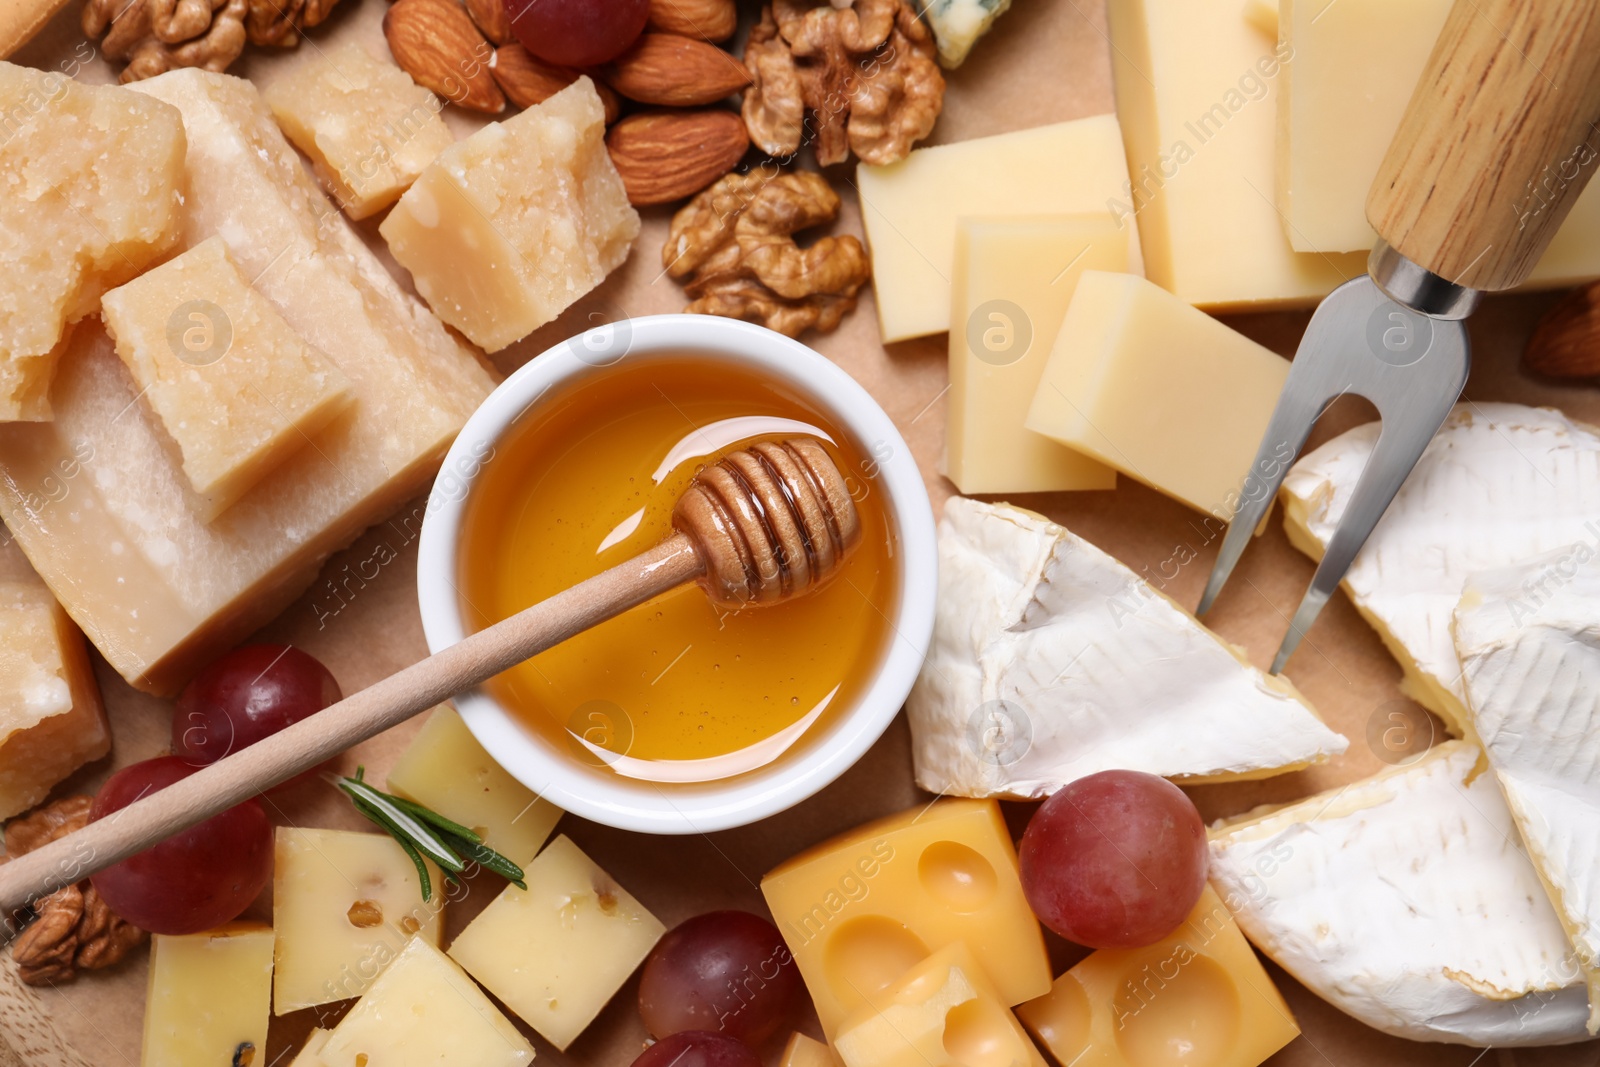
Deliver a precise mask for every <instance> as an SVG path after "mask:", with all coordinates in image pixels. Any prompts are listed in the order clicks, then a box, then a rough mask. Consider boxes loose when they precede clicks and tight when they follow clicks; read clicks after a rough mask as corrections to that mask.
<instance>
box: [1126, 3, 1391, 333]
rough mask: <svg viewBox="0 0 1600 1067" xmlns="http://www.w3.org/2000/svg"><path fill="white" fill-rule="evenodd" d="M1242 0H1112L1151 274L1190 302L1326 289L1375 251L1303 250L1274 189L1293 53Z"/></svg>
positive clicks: (1135, 189) (1270, 298)
mask: <svg viewBox="0 0 1600 1067" xmlns="http://www.w3.org/2000/svg"><path fill="white" fill-rule="evenodd" d="M1238 5H1239V0H1109V2H1108V4H1107V8H1106V21H1107V27H1108V29H1109V30H1110V35H1111V73H1112V81H1113V83H1114V86H1115V89H1116V98H1117V118H1118V119H1120V120H1121V122H1122V131H1123V136H1124V138H1125V139H1126V141H1127V145H1128V170H1129V171H1130V172H1131V178H1132V181H1131V185H1130V186H1128V187H1127V188H1125V189H1124V190H1123V191H1122V193H1121V195H1119V196H1118V197H1117V204H1116V208H1115V211H1116V213H1117V215H1118V217H1119V218H1122V219H1135V220H1137V222H1138V226H1139V238H1140V241H1141V243H1142V244H1143V247H1144V257H1145V265H1144V274H1145V276H1146V277H1147V278H1149V279H1150V280H1151V281H1153V282H1155V283H1156V284H1157V285H1159V286H1161V287H1162V288H1163V289H1166V290H1168V291H1169V292H1172V293H1175V294H1176V295H1177V296H1178V297H1179V298H1181V299H1182V300H1184V301H1185V302H1187V303H1190V304H1195V305H1197V306H1200V307H1206V308H1214V309H1220V308H1235V309H1262V308H1269V307H1278V306H1302V305H1306V304H1311V303H1314V302H1315V301H1317V300H1319V299H1321V298H1322V297H1323V296H1324V295H1326V294H1327V293H1328V292H1330V291H1331V290H1332V289H1333V287H1334V286H1336V285H1338V284H1339V283H1340V282H1342V281H1344V280H1345V279H1347V278H1354V277H1358V276H1359V275H1361V274H1362V273H1364V272H1365V271H1366V256H1365V254H1361V255H1355V254H1350V255H1314V254H1311V253H1297V252H1295V251H1294V250H1293V249H1292V248H1291V247H1290V246H1289V242H1288V240H1286V239H1285V238H1284V236H1283V227H1282V225H1281V223H1280V221H1279V218H1278V212H1277V208H1276V206H1275V204H1274V202H1273V189H1274V187H1275V185H1274V173H1275V169H1276V168H1275V164H1274V160H1275V159H1276V156H1277V149H1276V142H1277V122H1276V118H1275V114H1274V108H1275V107H1276V103H1275V101H1276V98H1277V93H1278V89H1279V85H1278V81H1279V76H1280V68H1281V64H1282V61H1283V60H1284V59H1285V58H1286V55H1287V52H1286V49H1285V48H1284V47H1283V46H1277V47H1275V46H1274V44H1273V42H1272V41H1270V40H1268V39H1267V38H1265V37H1263V36H1262V34H1261V32H1260V31H1259V30H1258V29H1256V28H1255V27H1254V26H1252V25H1250V24H1249V23H1247V22H1245V20H1244V19H1242V18H1240V17H1239V6H1238Z"/></svg>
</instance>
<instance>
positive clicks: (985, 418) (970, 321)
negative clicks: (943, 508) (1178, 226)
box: [945, 211, 1128, 494]
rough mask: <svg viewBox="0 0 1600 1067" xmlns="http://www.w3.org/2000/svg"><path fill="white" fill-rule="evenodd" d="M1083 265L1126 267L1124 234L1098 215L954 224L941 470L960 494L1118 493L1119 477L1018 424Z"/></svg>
mask: <svg viewBox="0 0 1600 1067" xmlns="http://www.w3.org/2000/svg"><path fill="white" fill-rule="evenodd" d="M1091 269H1092V270H1111V271H1123V270H1127V269H1128V235H1127V231H1125V230H1123V229H1121V228H1119V227H1118V226H1117V224H1116V223H1115V222H1114V221H1113V220H1112V218H1111V216H1110V215H1108V214H1106V213H1105V212H1103V211H1102V212H1099V213H1096V214H1089V215H1034V216H1005V217H994V218H966V219H961V220H959V221H958V222H957V224H956V248H955V269H954V272H953V280H952V284H951V313H952V323H953V328H952V329H951V330H950V401H949V404H950V406H949V415H948V422H947V424H946V430H945V475H946V476H947V477H948V478H949V479H950V480H951V481H952V482H954V483H955V484H956V488H957V489H959V490H961V491H962V492H963V493H967V494H973V493H1040V492H1049V491H1052V490H1057V489H1112V488H1115V486H1116V484H1117V474H1116V471H1114V470H1112V469H1111V468H1110V467H1107V466H1105V465H1104V464H1102V463H1097V462H1095V461H1094V460H1091V459H1089V457H1087V456H1085V455H1084V454H1083V453H1081V452H1074V451H1073V450H1072V449H1070V448H1066V447H1064V446H1062V445H1059V444H1057V443H1056V442H1054V441H1052V440H1050V439H1048V438H1046V437H1043V436H1041V435H1039V434H1036V433H1034V432H1033V431H1032V430H1029V429H1027V428H1026V427H1025V426H1023V425H1022V420H1023V419H1024V418H1025V417H1027V414H1028V405H1029V404H1030V403H1032V401H1033V393H1034V390H1035V389H1037V388H1038V385H1039V377H1040V375H1042V374H1043V373H1044V365H1045V362H1046V360H1048V359H1049V358H1050V346H1051V344H1052V342H1053V341H1054V340H1055V336H1056V331H1057V330H1059V329H1060V328H1061V320H1062V318H1063V317H1064V316H1065V315H1066V313H1067V305H1068V303H1070V302H1071V300H1072V293H1073V291H1074V290H1075V289H1077V287H1078V277H1079V275H1081V274H1082V273H1083V272H1084V271H1085V270H1091Z"/></svg>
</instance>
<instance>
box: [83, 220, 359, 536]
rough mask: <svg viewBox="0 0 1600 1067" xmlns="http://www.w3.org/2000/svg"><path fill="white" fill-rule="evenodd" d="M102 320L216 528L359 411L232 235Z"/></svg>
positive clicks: (167, 270) (152, 278)
mask: <svg viewBox="0 0 1600 1067" xmlns="http://www.w3.org/2000/svg"><path fill="white" fill-rule="evenodd" d="M101 316H102V318H104V320H105V325H106V329H107V331H108V332H109V333H110V334H111V335H112V337H113V338H114V339H115V340H116V343H117V355H119V356H121V357H122V362H123V363H125V364H127V367H128V370H129V372H130V373H131V374H132V375H133V384H134V385H136V386H138V387H139V394H140V396H142V397H143V398H144V400H145V402H146V403H148V404H149V405H150V407H151V409H152V410H153V411H154V412H155V413H156V416H157V418H159V419H160V420H161V426H162V428H163V429H164V430H166V432H167V435H168V436H169V437H171V438H172V440H173V441H174V442H175V443H176V444H177V446H178V453H179V455H181V456H182V457H183V473H184V475H185V477H186V478H187V479H188V481H189V485H190V487H191V488H193V489H194V491H195V493H196V494H198V495H199V497H200V500H199V502H198V513H199V515H200V517H201V518H202V519H203V520H204V521H206V522H210V521H211V520H212V519H215V518H216V517H217V516H218V515H220V514H221V513H222V512H223V511H225V510H227V509H228V508H230V507H232V506H233V504H234V502H235V501H237V500H238V499H239V498H240V497H241V496H243V495H244V494H245V492H246V491H247V490H249V489H251V488H252V487H254V486H255V484H256V483H257V482H259V481H260V480H261V478H262V477H263V476H264V475H266V474H267V473H268V472H269V471H271V470H273V469H274V468H275V467H277V466H278V465H279V464H280V463H282V462H283V460H284V459H285V458H286V457H287V456H289V455H290V454H291V453H293V452H294V451H296V450H297V449H300V448H303V447H304V446H305V445H306V444H307V442H309V441H310V440H311V439H312V438H313V437H314V436H315V435H316V434H317V433H319V432H320V431H321V430H322V428H323V427H324V426H326V425H327V424H328V423H329V422H330V421H332V419H333V417H334V416H335V415H337V414H339V412H340V411H341V410H342V409H343V408H345V407H347V406H348V405H349V403H350V400H351V394H350V381H349V379H347V378H346V377H345V376H344V374H343V372H341V371H340V370H339V368H338V367H336V366H334V365H333V364H332V363H330V362H328V358H327V357H326V356H324V355H323V354H322V353H320V352H318V351H317V350H316V349H314V348H312V347H311V346H310V345H308V344H306V343H305V342H304V341H303V340H301V339H300V336H299V335H298V334H296V333H295V332H294V330H292V329H290V327H289V324H288V323H286V322H284V321H283V316H281V315H279V314H278V312H277V310H276V309H274V308H273V306H272V305H271V304H269V303H268V302H267V299H266V297H264V296H262V295H261V294H260V293H258V292H256V291H255V290H254V289H253V288H251V287H250V283H249V282H248V281H247V280H246V279H245V277H244V275H242V274H240V273H239V268H238V267H237V266H235V265H234V262H233V259H232V258H231V257H230V256H229V255H228V246H227V245H225V244H223V243H222V239H221V238H220V237H209V238H207V239H206V240H204V241H201V242H200V243H199V244H197V245H195V246H194V247H193V248H191V249H190V250H189V251H187V252H185V253H183V254H182V255H181V256H178V257H177V258H176V259H173V260H171V261H169V262H167V263H164V264H162V265H161V266H159V267H157V268H155V269H154V270H152V271H149V272H147V273H145V274H143V275H141V276H140V277H138V278H135V279H134V280H133V281H131V282H129V283H128V284H127V285H124V286H122V287H120V288H118V289H113V290H112V291H111V292H109V293H107V294H106V296H105V301H104V303H103V306H102V311H101Z"/></svg>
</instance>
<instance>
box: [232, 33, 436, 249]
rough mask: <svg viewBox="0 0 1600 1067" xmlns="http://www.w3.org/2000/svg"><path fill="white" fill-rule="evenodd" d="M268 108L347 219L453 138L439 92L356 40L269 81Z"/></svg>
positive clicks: (385, 201) (394, 192)
mask: <svg viewBox="0 0 1600 1067" xmlns="http://www.w3.org/2000/svg"><path fill="white" fill-rule="evenodd" d="M263 95H264V96H265V98H266V101H267V106H268V107H270V108H271V109H272V114H273V116H274V117H275V118H277V120H278V125H280V126H282V127H283V132H284V133H285V134H287V135H288V137H289V140H291V141H293V142H294V144H295V147H296V148H298V149H300V151H302V152H304V153H305V154H306V155H308V156H310V157H311V165H312V168H313V169H314V170H315V171H316V173H317V177H318V178H320V179H322V184H323V185H324V186H325V187H326V188H327V190H328V192H329V194H330V195H332V196H333V198H334V199H335V200H337V201H338V202H339V206H340V207H342V208H344V211H345V214H347V215H349V216H350V217H351V218H353V219H364V218H366V217H367V216H368V215H373V214H376V213H377V212H379V211H381V210H383V209H384V208H386V207H388V206H389V205H390V204H392V203H394V202H395V201H396V200H398V199H399V198H400V194H401V193H403V192H405V191H406V189H408V188H410V186H411V183H412V182H414V181H416V180H417V176H418V175H419V174H421V173H422V171H423V168H424V167H426V166H427V165H428V164H429V163H432V162H433V160H434V157H435V156H437V155H438V154H439V153H440V152H443V151H444V150H445V149H446V148H449V147H450V146H451V145H452V144H454V143H455V138H454V137H452V136H451V134H450V130H449V129H448V128H447V127H446V126H445V124H444V119H442V118H440V117H439V112H440V111H442V110H443V109H444V104H443V103H442V102H441V101H440V100H439V98H438V97H436V96H434V95H433V94H432V93H430V92H428V90H426V89H424V88H422V87H421V86H419V85H418V84H417V83H416V82H414V81H412V80H411V76H410V75H408V74H407V73H406V72H405V71H403V70H401V69H400V68H399V67H397V66H395V65H394V64H393V63H390V62H388V61H386V60H381V59H376V58H374V57H373V55H372V53H370V52H368V51H367V50H366V49H365V48H362V47H361V46H360V45H357V44H354V43H350V44H346V45H344V46H343V47H342V48H331V49H329V50H327V51H324V52H320V53H319V54H318V55H317V56H316V57H315V58H314V59H310V60H308V61H307V62H306V63H304V64H302V65H301V66H299V67H296V68H295V69H294V70H293V71H292V72H290V73H289V74H286V75H284V76H283V77H282V78H279V79H278V80H277V81H275V82H273V83H272V85H270V86H269V87H268V88H267V90H266V92H265V93H264V94H263Z"/></svg>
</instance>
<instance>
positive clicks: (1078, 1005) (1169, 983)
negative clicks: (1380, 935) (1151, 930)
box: [1017, 886, 1300, 1067]
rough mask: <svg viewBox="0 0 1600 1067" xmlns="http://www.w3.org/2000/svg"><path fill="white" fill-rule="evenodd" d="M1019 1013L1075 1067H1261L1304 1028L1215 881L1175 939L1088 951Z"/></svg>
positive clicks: (1058, 1059)
mask: <svg viewBox="0 0 1600 1067" xmlns="http://www.w3.org/2000/svg"><path fill="white" fill-rule="evenodd" d="M1017 1015H1018V1017H1019V1018H1021V1019H1022V1022H1023V1024H1024V1025H1025V1026H1027V1028H1028V1029H1029V1030H1030V1031H1031V1032H1032V1033H1033V1035H1034V1036H1035V1037H1037V1038H1038V1039H1039V1043H1040V1044H1042V1045H1044V1047H1045V1048H1047V1049H1048V1050H1049V1051H1050V1055H1051V1056H1052V1057H1054V1059H1055V1060H1056V1062H1057V1063H1062V1064H1069V1063H1070V1064H1076V1065H1077V1067H1144V1065H1146V1064H1154V1063H1172V1064H1178V1063H1185V1064H1201V1063H1208V1064H1224V1063H1225V1064H1228V1065H1229V1067H1256V1064H1258V1063H1261V1062H1263V1061H1264V1060H1266V1059H1267V1057H1269V1056H1271V1055H1272V1054H1273V1053H1275V1052H1277V1051H1278V1050H1279V1049H1281V1048H1283V1047H1284V1046H1285V1045H1287V1044H1288V1043H1289V1042H1291V1041H1293V1040H1294V1039H1295V1038H1296V1037H1298V1036H1299V1034H1300V1027H1299V1025H1298V1024H1296V1023H1295V1021H1294V1016H1293V1015H1291V1014H1290V1013H1289V1005H1288V1004H1286V1003H1284V1000H1283V995H1282V994H1280V993H1279V992H1278V989H1277V987H1276V986H1274V985H1273V984H1272V978H1271V977H1270V976H1269V975H1268V974H1267V972H1266V969H1265V968H1263V967H1262V966H1261V961H1260V960H1258V959H1256V954H1255V952H1254V951H1252V950H1251V948H1250V945H1249V943H1248V942H1246V941H1245V939H1244V934H1242V933H1240V932H1239V927H1238V926H1237V925H1235V924H1234V921H1233V916H1232V914H1231V913H1230V912H1229V911H1228V908H1227V906H1226V905H1224V904H1223V902H1222V899H1221V898H1220V897H1219V896H1218V895H1217V893H1216V891H1215V890H1214V889H1212V888H1211V887H1209V886H1207V887H1206V890H1205V892H1204V893H1202V894H1201V895H1200V901H1199V903H1197V904H1196V905H1195V906H1194V910H1193V911H1191V912H1190V913H1189V917H1188V918H1187V919H1185V920H1184V923H1183V925H1182V926H1180V927H1178V929H1177V930H1176V931H1174V932H1173V933H1172V934H1171V935H1169V936H1167V937H1165V938H1163V939H1162V940H1160V941H1158V942H1156V943H1155V944H1153V945H1148V946H1146V947H1144V948H1134V949H1101V950H1099V951H1098V952H1094V953H1092V954H1090V955H1089V957H1088V958H1086V959H1085V960H1083V962H1081V963H1079V964H1078V965H1077V966H1076V967H1074V968H1072V969H1071V970H1070V971H1068V972H1067V973H1066V974H1063V975H1062V976H1061V977H1060V978H1058V979H1056V983H1055V985H1054V987H1052V989H1051V990H1050V993H1049V995H1048V996H1044V997H1040V998H1039V999H1038V1000H1035V1001H1032V1002H1030V1003H1027V1004H1024V1005H1022V1006H1021V1007H1020V1008H1018V1009H1017ZM1176 1050H1181V1053H1180V1052H1179V1051H1176Z"/></svg>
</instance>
